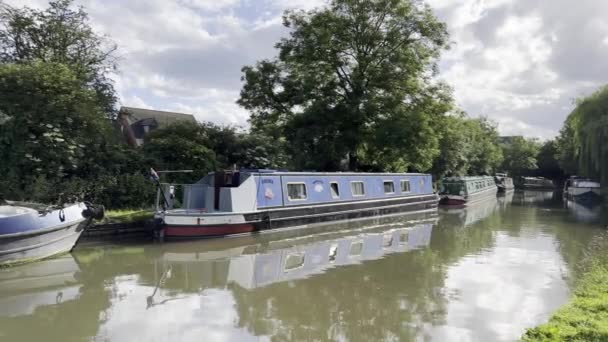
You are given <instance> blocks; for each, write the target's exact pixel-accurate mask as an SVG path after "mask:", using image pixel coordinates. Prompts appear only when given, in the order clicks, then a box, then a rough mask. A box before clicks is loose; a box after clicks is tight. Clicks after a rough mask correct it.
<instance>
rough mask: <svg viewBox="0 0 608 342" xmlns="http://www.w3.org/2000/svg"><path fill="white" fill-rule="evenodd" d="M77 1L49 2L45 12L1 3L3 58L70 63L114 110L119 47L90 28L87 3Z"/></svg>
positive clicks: (103, 103)
mask: <svg viewBox="0 0 608 342" xmlns="http://www.w3.org/2000/svg"><path fill="white" fill-rule="evenodd" d="M72 2H73V1H72V0H56V1H51V2H49V7H48V8H47V9H44V10H37V9H31V8H27V7H25V8H14V7H11V6H8V5H6V4H2V3H0V62H1V63H28V62H32V61H39V62H44V63H53V64H62V65H65V66H67V67H68V68H69V69H70V70H71V71H72V73H73V75H74V76H75V77H76V79H78V80H80V81H81V82H83V85H85V86H87V87H89V88H91V89H93V90H94V93H95V96H96V98H97V101H98V102H99V103H100V104H101V106H102V107H103V110H104V113H106V114H108V115H110V116H111V115H112V113H114V112H115V109H114V105H115V103H116V95H115V92H114V87H113V84H112V81H111V80H110V78H109V73H110V72H112V71H114V70H115V69H116V58H115V57H114V52H115V50H116V45H115V44H114V43H112V42H111V41H110V40H109V39H108V38H107V37H104V36H101V35H99V34H97V33H95V31H93V29H92V28H91V26H90V24H89V22H88V15H87V13H86V12H85V11H84V9H83V8H82V7H79V8H77V9H75V10H73V9H71V8H70V7H71V5H72Z"/></svg>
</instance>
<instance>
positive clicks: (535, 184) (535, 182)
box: [522, 177, 555, 190]
mask: <svg viewBox="0 0 608 342" xmlns="http://www.w3.org/2000/svg"><path fill="white" fill-rule="evenodd" d="M522 187H523V188H524V189H529V190H554V189H555V184H553V181H552V180H550V179H547V178H544V177H522Z"/></svg>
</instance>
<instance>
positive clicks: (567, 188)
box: [564, 176, 602, 201]
mask: <svg viewBox="0 0 608 342" xmlns="http://www.w3.org/2000/svg"><path fill="white" fill-rule="evenodd" d="M601 195H602V193H601V184H600V183H599V182H596V181H593V180H591V179H588V178H582V177H576V176H573V177H570V179H568V180H567V181H566V183H565V184H564V196H566V197H567V198H568V199H570V200H573V201H577V200H578V201H587V200H589V201H593V200H599V199H601Z"/></svg>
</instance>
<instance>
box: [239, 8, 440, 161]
mask: <svg viewBox="0 0 608 342" xmlns="http://www.w3.org/2000/svg"><path fill="white" fill-rule="evenodd" d="M284 19H285V20H284V23H285V26H286V27H288V28H290V29H291V36H290V37H289V38H286V39H282V40H281V41H280V42H279V43H278V44H277V48H278V50H279V57H278V58H277V59H275V60H271V61H268V60H264V61H260V62H258V63H257V64H256V65H255V66H246V67H244V68H243V80H244V82H245V85H244V86H243V89H242V91H241V97H240V99H239V101H238V102H239V104H241V105H242V106H243V107H245V108H247V109H249V110H251V112H252V116H251V124H252V128H253V131H254V132H256V133H258V132H259V133H262V134H264V135H265V136H271V137H275V138H282V137H284V138H285V139H286V141H287V146H288V148H289V150H288V152H289V154H290V155H291V156H292V158H293V161H294V163H295V166H296V168H305V169H317V170H337V169H351V170H357V169H364V170H365V169H366V170H394V171H405V170H408V169H410V170H421V171H422V170H427V169H429V168H430V167H431V164H432V160H433V159H434V158H435V157H436V156H437V155H438V153H439V149H438V138H437V134H436V132H435V126H434V124H433V123H434V122H435V120H438V119H439V118H440V117H441V116H442V115H443V114H444V113H446V112H447V111H448V110H449V109H450V108H451V95H450V91H449V89H447V87H445V86H443V85H436V84H435V83H433V82H431V79H432V76H433V75H434V74H435V72H436V65H435V61H436V60H437V58H438V57H439V54H440V52H441V51H442V50H443V49H445V48H447V46H448V34H447V30H446V27H445V24H443V23H441V22H439V21H438V20H437V19H436V18H435V17H434V15H433V13H432V11H431V9H430V8H429V7H428V6H426V5H422V4H420V3H418V2H414V1H410V0H377V1H356V0H332V1H330V2H329V5H328V6H327V7H326V8H323V9H317V10H313V11H310V12H302V11H298V12H287V13H286V14H285V17H284Z"/></svg>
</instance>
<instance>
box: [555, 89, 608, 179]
mask: <svg viewBox="0 0 608 342" xmlns="http://www.w3.org/2000/svg"><path fill="white" fill-rule="evenodd" d="M607 139H608V86H604V87H602V88H600V89H599V90H598V91H596V92H595V93H594V94H592V95H591V96H589V97H586V98H582V99H580V100H578V101H577V106H576V108H575V109H574V110H573V111H572V113H570V115H569V116H568V119H567V120H566V122H565V124H564V127H563V128H562V131H561V132H560V137H559V138H558V140H557V141H558V146H559V161H560V164H561V165H562V167H563V168H564V169H565V170H566V172H568V173H570V174H575V173H576V174H579V175H581V176H587V177H591V178H596V179H599V180H601V181H602V182H603V183H607V182H608V144H606V141H607Z"/></svg>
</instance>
